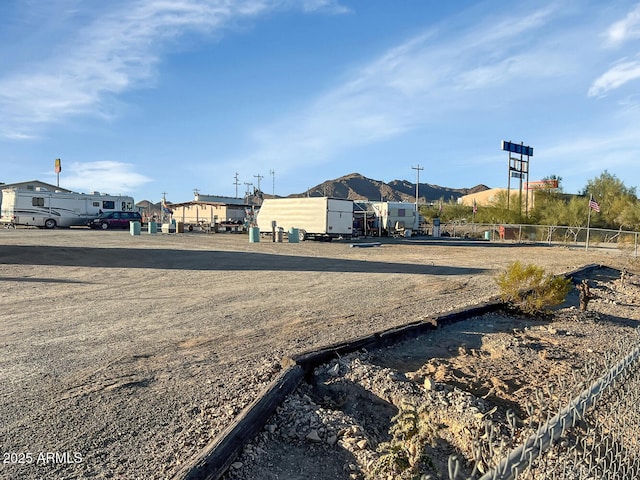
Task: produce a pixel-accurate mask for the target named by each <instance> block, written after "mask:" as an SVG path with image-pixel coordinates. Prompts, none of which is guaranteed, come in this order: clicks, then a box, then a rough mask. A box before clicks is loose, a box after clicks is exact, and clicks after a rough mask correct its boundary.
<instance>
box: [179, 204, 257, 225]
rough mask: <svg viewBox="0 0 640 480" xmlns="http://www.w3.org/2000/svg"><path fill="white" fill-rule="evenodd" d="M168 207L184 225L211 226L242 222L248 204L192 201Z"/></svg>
mask: <svg viewBox="0 0 640 480" xmlns="http://www.w3.org/2000/svg"><path fill="white" fill-rule="evenodd" d="M168 207H169V208H170V209H171V210H173V214H172V218H173V219H174V220H175V221H176V222H181V223H183V224H184V225H187V226H188V225H191V226H196V225H199V226H204V227H213V226H215V225H224V224H234V223H236V224H240V225H241V224H242V223H243V222H244V220H245V218H246V217H247V214H248V212H247V210H249V211H250V209H251V207H250V206H248V205H238V204H228V203H223V202H204V201H195V200H194V201H192V202H184V203H172V204H169V205H168Z"/></svg>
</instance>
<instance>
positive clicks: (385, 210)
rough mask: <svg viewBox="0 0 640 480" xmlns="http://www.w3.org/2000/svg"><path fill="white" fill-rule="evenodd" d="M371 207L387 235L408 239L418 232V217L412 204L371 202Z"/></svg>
mask: <svg viewBox="0 0 640 480" xmlns="http://www.w3.org/2000/svg"><path fill="white" fill-rule="evenodd" d="M371 206H372V208H373V210H374V211H375V212H376V215H377V216H378V218H379V221H380V224H381V225H380V226H381V227H382V230H383V232H384V233H386V234H387V235H391V236H398V235H401V236H404V237H410V236H411V235H413V234H415V233H417V232H418V228H419V216H418V214H417V212H416V205H415V204H414V203H405V202H371Z"/></svg>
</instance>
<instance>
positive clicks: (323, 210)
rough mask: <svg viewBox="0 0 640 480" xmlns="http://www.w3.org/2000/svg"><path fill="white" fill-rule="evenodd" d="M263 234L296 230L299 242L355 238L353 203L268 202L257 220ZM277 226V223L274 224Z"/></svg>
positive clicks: (333, 200) (327, 200)
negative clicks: (275, 229) (280, 229)
mask: <svg viewBox="0 0 640 480" xmlns="http://www.w3.org/2000/svg"><path fill="white" fill-rule="evenodd" d="M256 222H257V225H258V228H259V229H260V233H272V232H273V229H274V226H275V228H282V229H284V231H285V232H289V231H290V230H291V229H292V228H295V229H297V231H298V236H299V239H300V240H306V239H314V240H327V241H330V240H331V239H333V238H338V237H349V238H350V237H351V236H352V235H353V201H352V200H346V199H338V198H329V197H305V198H267V199H265V200H264V201H263V202H262V206H261V207H260V210H259V211H258V214H257V216H256ZM274 222H275V223H274Z"/></svg>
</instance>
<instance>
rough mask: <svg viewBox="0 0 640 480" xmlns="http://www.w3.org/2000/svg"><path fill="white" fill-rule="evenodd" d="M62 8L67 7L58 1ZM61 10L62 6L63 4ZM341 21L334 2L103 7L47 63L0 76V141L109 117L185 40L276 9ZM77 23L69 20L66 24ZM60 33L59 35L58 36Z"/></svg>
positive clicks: (200, 0) (250, 0) (259, 0)
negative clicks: (76, 119)
mask: <svg viewBox="0 0 640 480" xmlns="http://www.w3.org/2000/svg"><path fill="white" fill-rule="evenodd" d="M60 1H61V2H64V0H60ZM64 3H66V2H64ZM294 7H296V8H302V9H304V10H305V11H309V12H329V13H344V12H346V11H347V10H346V9H344V8H342V7H341V6H340V4H339V3H338V2H337V1H336V0H305V1H304V2H302V3H300V4H298V5H295V4H294V3H293V2H288V1H282V0H234V1H228V0H174V1H170V2H169V1H165V0H138V1H136V2H128V1H124V2H119V3H117V2H108V3H106V4H105V6H104V7H103V8H105V9H107V10H105V11H95V12H88V13H85V15H84V16H89V17H90V18H91V17H92V18H93V19H92V20H91V21H89V22H88V23H85V24H84V25H80V26H78V25H76V24H72V23H70V24H69V25H68V28H67V29H66V30H67V31H68V32H76V33H73V34H72V33H68V34H67V36H66V37H65V38H62V39H61V40H59V41H56V42H55V43H54V45H52V46H51V45H48V46H47V50H51V51H52V55H51V56H50V57H48V58H46V59H44V60H40V59H37V58H34V59H32V61H31V62H28V63H25V62H22V63H21V64H20V66H19V67H17V68H18V69H17V70H12V69H11V65H4V66H3V73H0V111H2V112H3V115H2V117H1V118H0V135H3V136H4V137H5V138H14V139H20V138H30V136H31V135H32V131H33V130H34V129H35V127H36V126H37V125H39V124H40V125H42V124H48V123H51V122H59V121H61V120H63V119H65V118H67V117H70V116H74V115H87V114H89V115H102V116H105V117H108V116H109V111H110V108H109V106H108V105H107V103H108V102H109V100H110V98H111V96H113V95H118V94H121V93H123V92H125V91H128V90H131V89H132V88H137V87H140V86H143V85H144V86H148V85H151V84H152V83H153V81H154V75H155V73H156V67H157V65H158V63H159V62H161V61H162V56H163V54H164V52H165V50H166V48H167V46H168V45H170V44H171V43H172V42H176V41H178V39H179V37H180V36H181V35H183V34H185V33H189V32H199V33H201V34H203V35H206V36H208V37H213V38H215V37H216V36H220V35H222V34H224V32H225V31H226V30H227V29H229V28H235V26H236V25H237V23H238V22H242V21H243V20H246V19H253V18H256V17H258V16H260V15H263V14H266V13H268V12H270V11H273V10H276V9H279V8H294ZM73 19H75V21H76V22H77V21H78V19H77V18H75V17H73V15H70V16H69V17H67V20H68V21H69V22H71V20H73ZM60 30H62V29H59V31H60Z"/></svg>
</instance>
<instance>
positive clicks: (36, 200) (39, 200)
mask: <svg viewBox="0 0 640 480" xmlns="http://www.w3.org/2000/svg"><path fill="white" fill-rule="evenodd" d="M31 205H33V206H34V207H44V198H43V197H31Z"/></svg>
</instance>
